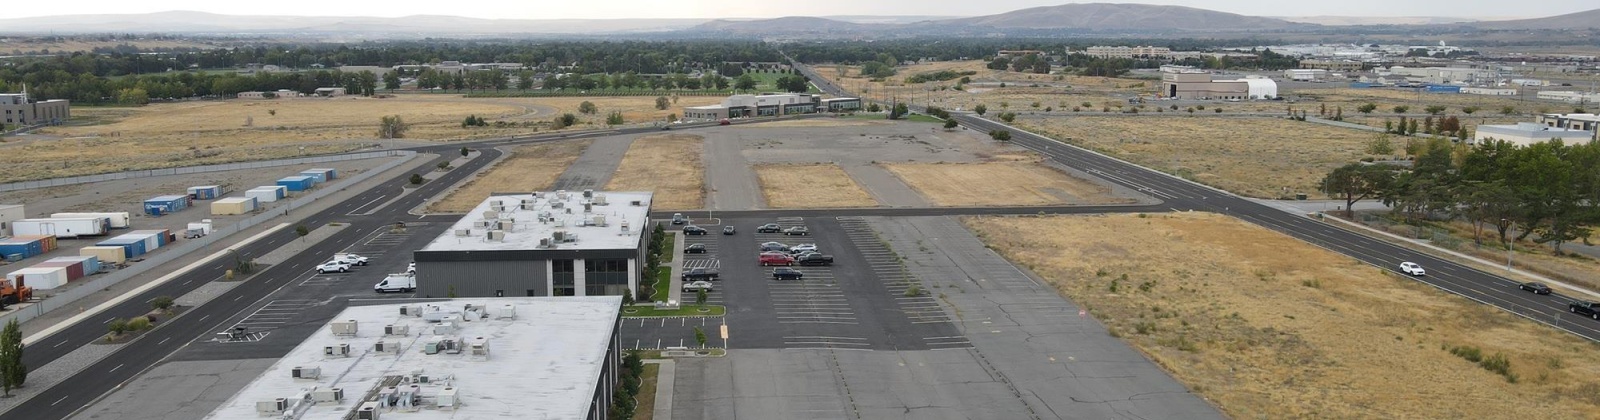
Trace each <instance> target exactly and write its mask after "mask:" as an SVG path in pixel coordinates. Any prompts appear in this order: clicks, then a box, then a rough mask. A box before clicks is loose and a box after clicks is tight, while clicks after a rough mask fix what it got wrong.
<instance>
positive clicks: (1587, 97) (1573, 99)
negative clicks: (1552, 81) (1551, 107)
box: [1538, 90, 1600, 104]
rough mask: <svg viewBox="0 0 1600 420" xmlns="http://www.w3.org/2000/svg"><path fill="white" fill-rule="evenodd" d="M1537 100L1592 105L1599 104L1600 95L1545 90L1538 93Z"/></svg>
mask: <svg viewBox="0 0 1600 420" xmlns="http://www.w3.org/2000/svg"><path fill="white" fill-rule="evenodd" d="M1538 97H1539V99H1544V100H1551V101H1561V102H1569V103H1575V104H1576V103H1594V102H1600V93H1584V92H1573V91H1570V90H1547V91H1542V92H1539V95H1538Z"/></svg>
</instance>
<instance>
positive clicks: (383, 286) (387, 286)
mask: <svg viewBox="0 0 1600 420" xmlns="http://www.w3.org/2000/svg"><path fill="white" fill-rule="evenodd" d="M416 290H417V276H415V275H412V274H407V273H398V274H390V275H389V276H388V277H384V278H383V281H380V282H378V284H375V285H373V286H372V291H375V292H378V293H388V292H413V291H416Z"/></svg>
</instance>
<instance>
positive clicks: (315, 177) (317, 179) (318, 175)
mask: <svg viewBox="0 0 1600 420" xmlns="http://www.w3.org/2000/svg"><path fill="white" fill-rule="evenodd" d="M300 176H304V177H310V178H311V183H313V184H321V183H324V182H328V173H327V172H322V171H318V170H315V169H311V170H304V171H300Z"/></svg>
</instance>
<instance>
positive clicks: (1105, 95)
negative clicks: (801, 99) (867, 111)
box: [815, 60, 1158, 113]
mask: <svg viewBox="0 0 1600 420" xmlns="http://www.w3.org/2000/svg"><path fill="white" fill-rule="evenodd" d="M985 64H986V63H985V62H984V61H976V60H973V61H942V62H933V63H922V64H916V65H911V66H901V67H899V68H897V70H898V73H897V74H896V75H895V76H893V77H889V78H887V79H884V80H881V81H874V80H871V79H869V78H866V77H862V76H861V73H860V72H861V69H860V67H859V66H842V67H841V66H833V65H819V66H816V67H815V69H816V71H817V73H818V74H820V75H822V76H823V77H825V78H828V79H830V80H832V81H833V82H835V83H837V84H839V86H842V87H844V88H845V89H848V90H850V91H852V92H857V93H859V94H862V95H864V96H867V97H871V98H876V99H882V100H888V99H889V98H909V99H911V100H913V101H916V102H917V103H928V104H933V105H936V106H941V107H945V108H949V109H968V110H970V109H972V107H973V106H976V105H978V104H984V105H985V106H987V107H988V108H989V110H990V112H993V113H999V112H1001V111H1002V110H1003V109H1002V107H1001V103H1005V104H1007V107H1005V108H1007V109H1009V110H1011V111H1021V110H1024V109H1034V108H1031V105H1032V104H1033V103H1034V102H1038V103H1039V107H1038V108H1037V109H1038V110H1043V109H1044V108H1045V107H1051V108H1055V109H1058V110H1063V111H1064V110H1067V109H1071V108H1072V107H1073V106H1079V107H1081V104H1082V103H1083V102H1089V103H1092V104H1094V106H1093V108H1094V109H1099V108H1100V107H1102V106H1106V105H1108V104H1109V105H1110V106H1112V107H1115V106H1116V102H1117V101H1118V99H1116V97H1114V96H1112V95H1113V94H1118V95H1124V96H1126V95H1132V94H1136V93H1145V94H1149V93H1153V92H1154V91H1155V85H1156V84H1158V82H1154V81H1148V80H1136V79H1121V78H1107V77H1083V76H1073V75H1047V74H1032V73H1018V72H1013V71H1000V70H989V69H988V68H985V67H984V66H985ZM841 69H842V70H843V73H844V76H843V77H841V76H840V71H841ZM942 70H951V71H957V72H960V71H974V72H977V74H974V75H972V76H967V77H969V78H971V80H972V84H971V85H968V86H966V87H964V89H965V90H964V91H958V90H954V89H949V88H951V87H954V86H955V84H956V82H957V81H956V80H947V81H941V82H926V83H915V84H908V83H905V80H906V78H909V77H911V76H913V75H916V74H918V73H929V72H936V71H942ZM1000 83H1005V84H1006V87H1003V88H1002V87H999V84H1000ZM1035 85H1037V86H1035ZM941 87H943V88H944V89H940V88H941ZM1122 103H1126V101H1123V102H1122Z"/></svg>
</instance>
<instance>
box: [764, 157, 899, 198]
mask: <svg viewBox="0 0 1600 420" xmlns="http://www.w3.org/2000/svg"><path fill="white" fill-rule="evenodd" d="M755 171H756V176H757V177H759V178H760V180H761V194H762V195H763V196H765V197H766V199H767V207H771V208H775V209H793V208H841V207H876V206H877V205H878V200H875V199H873V198H872V196H870V195H867V191H866V190H863V189H861V185H859V184H856V181H855V180H854V179H851V178H850V174H847V173H845V172H844V168H841V167H839V165H836V164H793V165H758V166H756V167H755Z"/></svg>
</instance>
